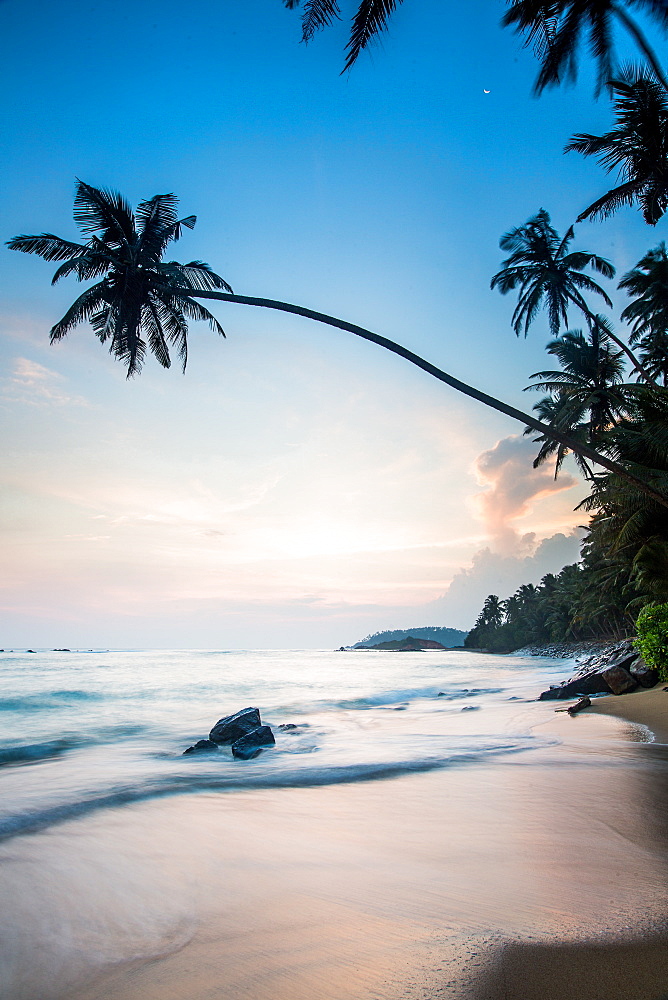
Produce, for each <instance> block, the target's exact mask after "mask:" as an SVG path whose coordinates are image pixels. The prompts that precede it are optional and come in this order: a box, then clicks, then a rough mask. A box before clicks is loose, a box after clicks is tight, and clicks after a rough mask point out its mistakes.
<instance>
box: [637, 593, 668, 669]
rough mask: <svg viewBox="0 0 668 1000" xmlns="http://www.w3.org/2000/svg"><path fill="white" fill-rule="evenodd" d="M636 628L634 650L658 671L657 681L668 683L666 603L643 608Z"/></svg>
mask: <svg viewBox="0 0 668 1000" xmlns="http://www.w3.org/2000/svg"><path fill="white" fill-rule="evenodd" d="M636 628H637V630H638V638H637V639H636V641H635V647H636V649H637V650H638V651H639V652H640V653H641V655H642V657H643V659H644V661H645V663H646V664H647V665H648V666H650V667H654V668H655V669H656V670H658V672H659V680H662V681H668V603H666V604H650V605H648V606H647V607H644V608H643V609H642V611H641V612H640V614H639V615H638V621H637V623H636Z"/></svg>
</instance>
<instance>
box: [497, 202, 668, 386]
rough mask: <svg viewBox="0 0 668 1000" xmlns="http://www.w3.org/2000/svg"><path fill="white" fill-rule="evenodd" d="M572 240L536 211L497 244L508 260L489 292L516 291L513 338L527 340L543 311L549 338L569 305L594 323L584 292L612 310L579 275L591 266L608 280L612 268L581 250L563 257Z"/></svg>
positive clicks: (594, 286)
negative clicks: (560, 233) (534, 322)
mask: <svg viewBox="0 0 668 1000" xmlns="http://www.w3.org/2000/svg"><path fill="white" fill-rule="evenodd" d="M573 237H574V231H573V227H572V226H571V227H570V228H569V229H568V230H567V232H566V235H565V236H564V237H563V239H562V238H560V236H559V234H558V232H557V231H556V229H555V228H554V227H553V226H552V224H551V222H550V216H549V214H548V213H547V212H546V211H545V209H544V208H541V209H540V211H539V212H538V213H537V214H536V215H534V216H532V218H530V219H528V220H527V222H525V223H524V225H523V226H516V227H515V228H514V229H511V230H510V231H509V232H507V233H505V234H504V235H503V236H502V237H501V239H500V240H499V246H500V247H501V249H502V250H505V251H510V256H509V257H508V258H507V259H506V260H504V262H503V265H504V266H503V268H502V270H501V271H499V272H498V273H497V274H495V275H494V277H493V278H492V280H491V283H490V287H491V288H498V289H499V291H500V292H501V294H502V295H507V294H508V292H512V291H515V289H516V288H519V299H518V303H517V306H516V308H515V311H514V313H513V317H512V320H511V322H512V327H513V329H514V331H515V333H516V334H517V336H518V337H519V336H520V334H521V333H524V336H525V337H526V336H527V334H528V332H529V327H530V326H531V324H532V323H533V321H534V320H535V319H536V316H537V315H538V313H539V311H540V310H541V308H546V309H547V316H548V322H549V325H550V333H551V334H552V336H554V337H556V336H557V335H558V333H559V330H560V329H561V326H562V325H564V326H567V325H568V310H569V308H570V307H572V306H574V307H575V308H576V309H577V310H579V312H581V313H582V314H583V315H584V316H585V318H586V320H587V322H588V323H589V324H590V325H592V324H593V323H595V322H596V321H597V320H596V316H595V315H594V313H593V312H592V311H591V310H590V308H589V306H588V305H587V301H586V299H585V297H584V294H583V292H591V293H594V294H596V295H600V296H601V297H602V298H603V301H604V302H605V303H606V305H608V306H611V305H612V302H611V300H610V297H609V296H608V294H607V292H605V291H604V290H603V289H602V288H601V286H600V285H599V284H597V283H596V282H595V281H594V280H593V278H591V277H590V276H589V275H588V274H584V273H583V272H584V270H585V268H587V267H591V268H592V270H594V271H597V272H598V273H599V274H602V275H603V276H604V277H606V278H612V277H614V274H615V269H614V267H613V266H612V264H611V263H610V261H608V260H606V259H605V257H599V256H598V255H597V254H593V253H590V252H589V251H586V250H575V251H572V252H571V253H568V252H567V251H568V248H569V245H570V243H571V241H572V240H573ZM607 335H608V336H609V337H610V339H611V340H612V341H613V342H614V343H615V344H616V345H617V347H618V348H619V349H620V351H623V352H624V354H626V356H627V358H628V359H629V361H630V362H631V364H632V365H633V367H634V368H635V369H636V370H637V371H638V372H639V374H640V375H642V377H643V378H644V379H645V381H646V382H649V383H651V384H654V383H653V380H652V377H651V375H650V374H649V373H648V372H647V371H645V369H644V368H643V366H642V364H641V363H640V361H639V360H638V358H636V356H635V355H634V353H633V351H631V350H630V349H629V348H628V347H627V345H626V344H625V343H624V341H622V340H620V339H619V337H617V336H616V335H615V333H613V331H612V330H611V329H610V327H607Z"/></svg>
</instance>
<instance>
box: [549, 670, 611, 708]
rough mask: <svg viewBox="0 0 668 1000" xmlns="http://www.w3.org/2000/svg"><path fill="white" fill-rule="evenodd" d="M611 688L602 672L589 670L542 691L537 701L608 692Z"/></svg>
mask: <svg viewBox="0 0 668 1000" xmlns="http://www.w3.org/2000/svg"><path fill="white" fill-rule="evenodd" d="M611 690H612V688H611V687H610V685H609V684H608V683H607V682H606V680H605V678H604V677H603V674H602V672H601V671H599V670H593V671H589V672H587V673H583V674H581V675H580V676H579V677H578V676H577V675H576V676H575V677H571V679H570V680H569V681H564V683H563V684H558V685H557V686H556V687H550V689H549V690H548V691H543V693H542V694H541V695H540V696H539V698H538V700H539V701H547V700H549V699H552V698H574V697H575V695H578V694H610V692H611Z"/></svg>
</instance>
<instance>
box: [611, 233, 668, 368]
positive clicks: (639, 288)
mask: <svg viewBox="0 0 668 1000" xmlns="http://www.w3.org/2000/svg"><path fill="white" fill-rule="evenodd" d="M619 287H620V288H624V289H625V290H626V291H627V292H628V294H629V295H631V296H634V299H633V301H632V302H631V303H630V304H629V305H628V306H627V307H626V309H624V311H623V312H622V319H623V320H626V321H627V322H628V323H630V325H631V331H632V332H631V336H630V337H629V341H630V343H631V344H638V346H639V347H640V349H641V352H642V353H641V358H642V362H643V364H644V365H645V367H646V368H647V370H648V371H649V372H650V373H651V374H652V375H653V376H654V378H659V377H662V378H663V384H664V385H668V253H666V244H665V243H664V242H661V243H659V245H658V246H657V247H655V248H654V249H653V250H649V251H648V252H647V253H646V254H645V256H644V257H643V258H642V260H640V261H639V262H638V263H637V264H636V266H635V267H634V268H633V269H632V270H631V271H629V272H628V273H627V274H625V275H624V277H623V278H622V280H621V281H620V282H619Z"/></svg>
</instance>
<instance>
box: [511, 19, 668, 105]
mask: <svg viewBox="0 0 668 1000" xmlns="http://www.w3.org/2000/svg"><path fill="white" fill-rule="evenodd" d="M508 3H509V10H507V11H506V13H505V14H504V16H503V18H502V21H501V23H502V24H503V25H504V26H506V25H513V26H514V27H515V30H516V31H517V32H519V33H520V34H522V35H524V38H525V44H526V45H531V46H532V47H533V49H534V51H535V53H536V56H537V57H538V59H539V60H540V62H541V68H540V72H539V74H538V78H537V80H536V84H535V90H536V92H537V93H540V92H541V91H542V90H544V89H545V87H549V86H554V85H555V84H559V83H561V82H562V81H564V80H571V81H574V80H575V79H576V78H577V70H578V56H579V52H580V48H581V45H582V43H583V41H584V39H585V38H586V39H587V41H588V45H589V50H590V52H591V54H592V55H593V57H594V59H595V60H596V64H597V67H598V82H597V91H599V90H600V89H601V88H602V87H604V86H607V85H609V81H610V79H611V77H613V76H614V74H615V60H614V47H613V37H612V36H613V23H614V21H615V20H616V21H619V22H620V23H621V24H623V25H624V27H625V28H626V30H627V31H628V32H629V33H630V34H631V35H632V37H633V39H634V41H635V42H636V44H637V45H638V47H639V48H640V50H641V52H642V53H643V55H644V56H645V58H646V59H647V62H648V63H649V65H650V66H651V67H652V70H653V72H654V74H655V77H656V79H657V80H658V81H659V82H660V84H661V85H662V86H663V87H664V89H666V90H668V80H667V79H666V75H665V73H664V70H663V68H662V67H661V64H660V63H659V60H658V58H657V56H656V53H655V52H654V51H653V50H652V48H651V46H650V45H649V43H648V41H647V39H646V38H645V36H644V34H643V33H642V31H641V29H640V27H639V26H638V25H637V24H636V22H635V21H634V20H633V18H632V17H631V16H630V15H629V13H628V10H627V7H628V6H629V4H628V3H624V2H622V0H508ZM631 3H632V4H633V6H635V7H638V8H640V9H641V10H642V11H643V12H644V13H646V14H649V15H650V16H652V17H653V18H654V19H655V20H656V21H658V23H659V25H660V26H661V27H662V28H666V27H668V3H667V2H666V0H631Z"/></svg>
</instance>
